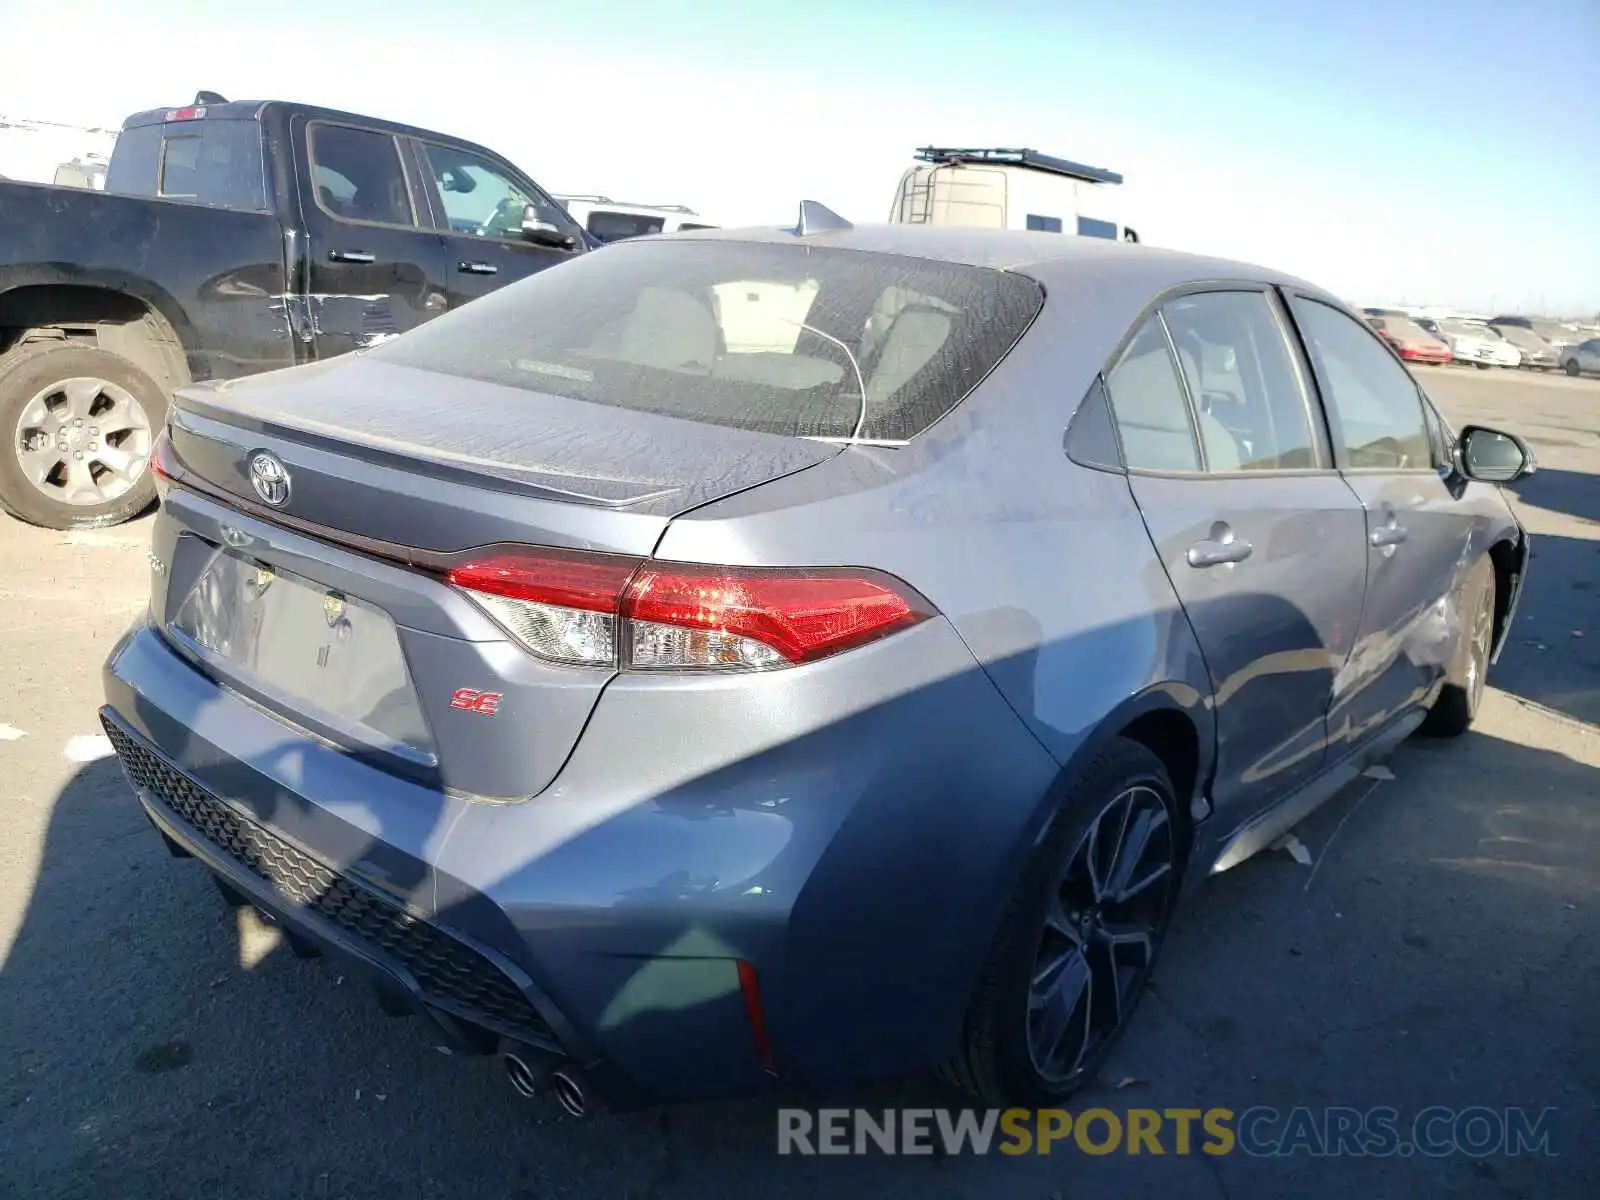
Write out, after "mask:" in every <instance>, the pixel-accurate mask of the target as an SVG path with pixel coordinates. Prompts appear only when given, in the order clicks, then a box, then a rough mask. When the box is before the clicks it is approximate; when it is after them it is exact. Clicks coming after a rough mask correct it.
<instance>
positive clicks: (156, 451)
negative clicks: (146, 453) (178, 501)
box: [150, 425, 172, 501]
mask: <svg viewBox="0 0 1600 1200" xmlns="http://www.w3.org/2000/svg"><path fill="white" fill-rule="evenodd" d="M171 454H172V439H171V438H170V437H168V436H167V429H166V426H164V425H163V426H162V427H161V432H160V433H158V434H156V436H155V438H154V440H153V441H151V443H150V477H151V478H152V479H154V480H155V484H156V497H157V498H158V499H160V500H162V501H165V500H166V498H167V493H168V492H169V491H170V490H171V489H172V465H171V464H170V463H169V462H168V458H169V456H170V455H171Z"/></svg>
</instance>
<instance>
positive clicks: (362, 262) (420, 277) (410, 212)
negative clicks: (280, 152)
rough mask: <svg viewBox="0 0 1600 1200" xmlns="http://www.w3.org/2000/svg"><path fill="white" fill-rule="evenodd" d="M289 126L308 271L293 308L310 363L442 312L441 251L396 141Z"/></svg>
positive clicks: (342, 127)
mask: <svg viewBox="0 0 1600 1200" xmlns="http://www.w3.org/2000/svg"><path fill="white" fill-rule="evenodd" d="M293 128H294V141H295V145H296V147H297V154H296V157H297V159H298V161H299V164H300V168H301V169H300V171H299V175H300V181H301V185H300V196H301V200H300V211H301V224H302V226H303V227H304V229H305V231H306V239H307V252H306V264H307V270H306V286H305V291H304V293H302V294H300V295H298V296H296V297H294V298H293V299H292V301H291V303H293V304H297V305H299V306H300V307H301V309H302V311H301V312H300V313H299V314H297V315H298V316H299V317H300V318H301V323H302V328H303V329H304V331H305V332H306V333H307V334H309V336H310V337H311V340H312V343H313V346H314V349H315V355H316V357H317V358H331V357H333V356H334V355H337V354H343V353H346V352H347V351H350V350H359V349H361V348H362V347H364V346H370V345H374V344H376V343H377V342H380V341H382V340H384V339H385V338H387V337H391V336H393V335H395V334H400V333H404V332H405V331H406V330H408V329H411V328H414V327H415V326H417V325H420V324H422V323H423V322H424V321H427V320H429V319H431V318H433V317H435V316H437V315H438V314H439V313H441V312H443V311H444V309H445V296H444V291H443V289H442V288H441V287H440V286H439V283H438V281H439V278H440V276H441V274H442V264H443V260H444V247H443V246H442V245H441V244H440V242H439V238H438V235H437V234H435V233H434V232H433V231H432V230H431V229H428V228H426V225H427V224H429V222H424V221H422V220H420V219H419V212H420V211H425V210H422V209H421V207H420V205H419V202H418V192H417V188H416V186H415V183H416V181H415V180H414V179H412V178H411V177H410V173H408V172H407V170H406V168H405V166H404V163H403V161H402V159H401V149H400V143H399V141H398V139H397V138H396V137H395V135H394V134H392V133H390V132H388V131H386V130H383V129H377V128H368V127H363V126H361V125H358V124H348V123H345V122H342V121H340V122H336V121H327V120H321V119H312V120H309V121H308V120H305V119H304V118H301V119H297V120H296V121H295V123H294V127H293Z"/></svg>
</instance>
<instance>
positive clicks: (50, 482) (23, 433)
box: [12, 376, 152, 508]
mask: <svg viewBox="0 0 1600 1200" xmlns="http://www.w3.org/2000/svg"><path fill="white" fill-rule="evenodd" d="M151 441H152V431H151V428H150V414H149V413H147V412H145V408H144V405H143V404H141V403H140V402H139V401H138V400H137V399H136V398H135V397H134V395H133V393H131V392H129V391H128V390H127V389H126V388H124V387H119V386H118V385H117V384H114V383H112V382H110V381H109V380H105V379H95V378H93V377H91V376H78V377H75V378H72V379H62V380H59V381H58V382H55V383H52V384H50V385H49V386H48V387H45V388H43V389H41V390H40V391H39V392H38V393H36V394H35V395H34V397H33V398H32V399H31V400H29V401H28V402H27V403H26V404H24V405H23V406H22V416H21V417H20V418H19V419H18V421H17V427H16V430H15V431H14V436H13V438H12V451H13V453H14V454H15V455H16V457H17V465H18V466H19V467H21V468H22V474H23V477H24V478H25V479H27V481H28V482H29V483H30V484H32V485H33V487H34V488H35V489H36V490H37V491H39V492H40V493H42V494H43V495H45V496H48V497H49V498H50V499H52V500H54V501H56V502H58V503H61V504H70V505H72V506H73V507H76V508H88V507H92V506H94V505H97V504H105V503H107V502H108V501H112V500H120V499H121V498H122V497H123V496H125V495H127V494H128V492H130V491H131V490H132V489H133V487H134V486H135V485H136V484H137V483H138V482H139V480H140V479H142V478H143V477H144V473H145V470H146V468H147V467H148V465H149V462H150V445H151Z"/></svg>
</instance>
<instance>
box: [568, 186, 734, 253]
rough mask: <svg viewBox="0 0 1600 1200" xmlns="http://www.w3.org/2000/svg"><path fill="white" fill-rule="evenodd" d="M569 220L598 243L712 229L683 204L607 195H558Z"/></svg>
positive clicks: (698, 215) (711, 226)
mask: <svg viewBox="0 0 1600 1200" xmlns="http://www.w3.org/2000/svg"><path fill="white" fill-rule="evenodd" d="M556 200H558V201H560V203H561V204H562V206H563V207H565V208H566V210H567V212H569V213H571V214H572V219H573V220H574V221H576V222H578V224H580V225H582V226H583V228H584V229H585V230H586V231H587V232H588V234H589V236H590V237H592V238H593V239H594V240H595V241H596V242H598V243H602V244H603V243H606V242H617V241H621V240H622V239H623V238H633V237H646V236H648V235H650V234H653V233H677V232H678V231H679V230H682V229H715V228H716V225H714V224H712V223H711V222H709V221H706V220H705V219H704V218H703V217H701V216H700V214H699V213H697V212H695V211H694V209H692V208H690V207H688V206H687V205H684V204H628V203H625V202H623V201H620V200H612V199H611V198H610V197H608V196H567V195H561V196H557V197H556Z"/></svg>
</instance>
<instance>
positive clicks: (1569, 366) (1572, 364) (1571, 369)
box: [1563, 358, 1580, 379]
mask: <svg viewBox="0 0 1600 1200" xmlns="http://www.w3.org/2000/svg"><path fill="white" fill-rule="evenodd" d="M1563 370H1565V371H1566V373H1567V374H1568V375H1571V376H1572V377H1573V378H1574V379H1576V378H1577V377H1578V374H1579V371H1580V368H1579V366H1578V360H1577V359H1575V358H1569V359H1567V361H1566V364H1565V366H1564V367H1563Z"/></svg>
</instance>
